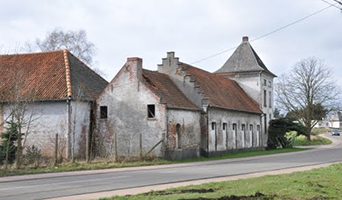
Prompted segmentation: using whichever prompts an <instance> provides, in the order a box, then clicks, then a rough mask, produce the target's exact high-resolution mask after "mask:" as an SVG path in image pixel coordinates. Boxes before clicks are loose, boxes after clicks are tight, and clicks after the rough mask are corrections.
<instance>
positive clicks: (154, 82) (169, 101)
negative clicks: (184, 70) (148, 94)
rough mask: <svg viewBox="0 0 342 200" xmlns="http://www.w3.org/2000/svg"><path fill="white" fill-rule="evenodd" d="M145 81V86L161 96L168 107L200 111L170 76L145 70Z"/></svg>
mask: <svg viewBox="0 0 342 200" xmlns="http://www.w3.org/2000/svg"><path fill="white" fill-rule="evenodd" d="M143 79H144V83H145V85H146V86H147V87H149V88H150V89H151V90H152V91H153V92H154V93H155V94H157V95H158V96H160V97H161V98H162V102H163V103H166V105H167V107H171V108H189V109H195V110H200V109H199V108H198V107H197V106H196V105H195V104H194V103H193V102H192V101H190V100H189V99H188V98H187V97H186V96H185V95H184V94H183V92H182V91H181V90H180V89H179V88H178V87H177V85H176V84H175V83H174V82H173V81H172V80H171V79H170V78H169V76H168V75H166V74H162V73H159V72H157V71H150V70H146V69H143Z"/></svg>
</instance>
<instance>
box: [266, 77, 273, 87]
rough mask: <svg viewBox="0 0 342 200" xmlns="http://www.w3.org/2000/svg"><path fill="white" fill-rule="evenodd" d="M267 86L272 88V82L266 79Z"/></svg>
mask: <svg viewBox="0 0 342 200" xmlns="http://www.w3.org/2000/svg"><path fill="white" fill-rule="evenodd" d="M264 86H267V80H266V79H264ZM268 87H269V88H272V82H271V81H268Z"/></svg>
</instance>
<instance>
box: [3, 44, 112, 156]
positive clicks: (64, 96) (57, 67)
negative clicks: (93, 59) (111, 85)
mask: <svg viewBox="0 0 342 200" xmlns="http://www.w3.org/2000/svg"><path fill="white" fill-rule="evenodd" d="M0 74H1V76H0V83H1V84H0V110H1V111H0V124H1V126H0V132H3V131H4V127H5V126H6V124H4V123H3V122H4V121H9V120H10V119H11V117H9V116H10V115H11V113H12V111H13V106H14V104H18V103H20V102H25V103H27V105H26V108H25V109H26V111H25V118H26V120H28V119H27V118H28V117H32V119H33V120H32V124H30V127H27V126H25V130H23V132H24V133H25V132H27V129H28V128H29V134H28V135H27V137H26V136H25V138H24V142H25V143H26V146H31V145H35V146H36V147H38V148H39V149H41V150H42V152H43V154H46V155H49V154H50V155H51V154H53V152H54V150H53V149H54V141H55V140H54V138H55V134H58V135H59V139H60V148H61V149H60V152H63V155H64V156H67V157H68V156H70V154H71V148H74V149H75V153H78V152H80V151H83V150H82V148H83V149H84V148H85V137H86V135H88V133H89V132H90V118H91V112H92V109H93V107H94V106H93V105H95V104H94V102H95V99H96V97H97V96H98V95H99V94H100V92H101V91H102V90H103V89H104V88H105V86H106V85H107V84H108V82H107V81H106V80H104V79H103V78H102V77H101V76H99V75H98V74H96V73H95V72H94V71H93V70H92V69H90V68H89V67H87V66H86V65H85V64H84V63H83V62H81V61H80V60H79V59H77V58H76V57H75V56H74V55H72V54H71V53H70V52H69V51H67V50H58V51H50V52H43V53H30V54H14V55H0ZM83 152H84V151H83ZM83 152H82V153H83Z"/></svg>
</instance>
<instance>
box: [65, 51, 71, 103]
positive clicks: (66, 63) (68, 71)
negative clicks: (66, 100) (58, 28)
mask: <svg viewBox="0 0 342 200" xmlns="http://www.w3.org/2000/svg"><path fill="white" fill-rule="evenodd" d="M68 53H69V51H68V50H66V49H63V56H64V64H65V77H66V85H67V93H68V97H71V96H72V88H71V76H70V64H69V58H68Z"/></svg>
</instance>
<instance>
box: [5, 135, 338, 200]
mask: <svg viewBox="0 0 342 200" xmlns="http://www.w3.org/2000/svg"><path fill="white" fill-rule="evenodd" d="M333 138H334V139H335V140H337V141H338V142H337V143H336V144H334V145H330V146H329V147H323V148H318V149H313V150H308V151H303V152H296V153H288V154H277V155H270V156H259V157H251V158H243V159H230V160H219V161H210V162H200V163H192V164H190V165H186V166H184V165H174V166H173V167H168V168H159V169H153V170H152V169H143V170H130V171H121V172H110V173H98V172H97V173H96V174H89V173H88V174H84V175H80V174H78V175H68V176H60V177H49V178H36V179H35V178H34V177H33V179H29V180H17V181H4V182H1V178H0V199H1V200H2V199H8V200H11V199H13V200H20V199H25V200H28V199H45V198H53V197H62V196H71V195H77V194H86V193H94V192H102V191H111V190H118V189H125V188H134V187H141V186H148V185H158V184H165V183H175V182H182V181H189V180H199V179H207V178H214V177H224V176H232V175H241V174H248V173H255V172H265V171H270V170H278V169H285V168H292V167H300V166H308V165H316V164H323V163H332V162H340V161H342V148H341V147H342V145H341V143H342V136H340V137H338V136H335V137H333Z"/></svg>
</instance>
